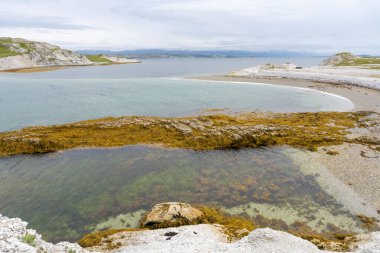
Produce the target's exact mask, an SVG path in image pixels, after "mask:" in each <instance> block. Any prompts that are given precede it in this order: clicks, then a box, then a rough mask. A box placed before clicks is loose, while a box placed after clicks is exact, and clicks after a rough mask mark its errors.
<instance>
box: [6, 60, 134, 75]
mask: <svg viewBox="0 0 380 253" xmlns="http://www.w3.org/2000/svg"><path fill="white" fill-rule="evenodd" d="M135 63H140V62H123V63H120V62H114V63H107V64H86V65H52V66H38V67H29V68H14V69H4V70H0V73H33V72H46V71H53V70H59V69H66V68H71V67H97V66H110V65H121V64H135Z"/></svg>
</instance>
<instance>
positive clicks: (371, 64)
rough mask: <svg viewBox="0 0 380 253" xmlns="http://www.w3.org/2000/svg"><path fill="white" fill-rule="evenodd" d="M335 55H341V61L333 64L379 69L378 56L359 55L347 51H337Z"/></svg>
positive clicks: (379, 61) (379, 60)
mask: <svg viewBox="0 0 380 253" xmlns="http://www.w3.org/2000/svg"><path fill="white" fill-rule="evenodd" d="M336 56H339V57H341V61H340V62H338V63H337V64H335V66H358V67H365V68H369V69H380V58H376V57H369V56H368V57H359V56H355V55H353V54H351V53H349V52H343V53H339V54H336Z"/></svg>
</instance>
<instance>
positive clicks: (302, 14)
mask: <svg viewBox="0 0 380 253" xmlns="http://www.w3.org/2000/svg"><path fill="white" fill-rule="evenodd" d="M0 37H21V38H25V39H30V40H37V41H46V42H49V43H52V44H56V45H59V46H61V47H63V48H67V49H72V50H80V49H108V50H123V49H149V48H161V49H190V50H248V51H269V50H288V51H307V52H314V53H334V52H340V51H350V52H353V53H358V54H377V55H380V1H379V0H182V1H178V0H177V1H174V0H136V1H135V0H124V1H122V0H0Z"/></svg>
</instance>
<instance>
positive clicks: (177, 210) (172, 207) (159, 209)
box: [142, 202, 203, 227]
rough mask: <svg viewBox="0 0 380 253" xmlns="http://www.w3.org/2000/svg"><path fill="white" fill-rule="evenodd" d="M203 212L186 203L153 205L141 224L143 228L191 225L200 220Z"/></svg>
mask: <svg viewBox="0 0 380 253" xmlns="http://www.w3.org/2000/svg"><path fill="white" fill-rule="evenodd" d="M202 215H203V212H202V211H201V210H199V209H197V208H194V207H192V206H191V205H189V204H186V203H178V202H167V203H161V204H157V205H155V206H154V207H153V208H152V210H151V211H150V212H149V213H148V214H147V215H146V217H145V219H144V220H143V222H142V226H143V227H150V226H160V225H161V224H165V226H166V227H175V226H178V225H180V224H181V223H185V224H191V223H192V222H193V221H195V220H196V219H199V218H201V217H202Z"/></svg>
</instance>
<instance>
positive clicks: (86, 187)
mask: <svg viewBox="0 0 380 253" xmlns="http://www.w3.org/2000/svg"><path fill="white" fill-rule="evenodd" d="M287 150H288V149H284V148H274V149H271V150H263V149H243V150H235V151H207V152H197V151H191V150H184V149H163V148H156V147H148V146H129V147H124V148H117V149H84V150H71V151H66V152H60V153H55V154H46V155H38V156H31V155H28V156H17V157H13V158H3V159H0V213H2V214H3V215H8V216H11V217H21V218H22V219H24V220H26V221H28V222H29V225H30V227H32V228H35V229H37V231H39V232H40V233H42V234H43V236H44V237H45V238H46V239H48V240H52V241H58V240H76V239H78V238H80V236H81V235H83V233H86V232H90V231H92V230H93V229H94V228H96V227H97V228H109V227H125V226H131V227H133V226H136V224H137V221H138V220H139V218H140V216H139V215H140V214H141V212H142V211H141V210H147V209H149V208H151V207H152V206H153V205H154V204H156V203H160V202H166V201H184V202H188V203H206V204H215V203H216V204H218V205H221V206H224V207H225V208H226V210H230V211H231V212H233V213H241V212H245V213H248V214H249V215H251V216H252V217H254V216H255V215H258V214H262V215H265V216H266V217H268V215H269V217H270V216H271V212H272V213H273V210H276V212H274V213H275V214H278V215H280V216H281V218H284V219H285V220H286V219H288V221H289V223H292V222H295V221H305V222H307V223H308V224H309V225H311V226H314V229H316V230H318V231H321V230H323V229H328V228H329V224H330V226H331V224H334V225H336V226H339V227H340V228H341V229H349V230H352V229H356V227H357V223H356V222H357V221H356V220H355V217H354V216H353V215H352V214H351V213H350V212H349V211H348V210H347V209H346V208H345V207H344V206H343V205H342V204H340V203H339V202H338V201H337V200H336V199H335V198H334V197H333V196H331V195H329V194H328V193H326V192H325V191H324V190H323V189H322V187H321V186H320V185H319V184H318V183H317V181H316V178H317V176H316V174H310V173H309V174H305V173H303V172H302V169H301V167H302V164H303V163H301V162H297V161H295V160H294V159H291V158H290V156H289V155H288V154H287ZM293 152H298V153H300V152H299V151H295V150H293ZM290 218H291V219H290ZM289 219H290V220H289ZM312 224H314V225H312Z"/></svg>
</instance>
